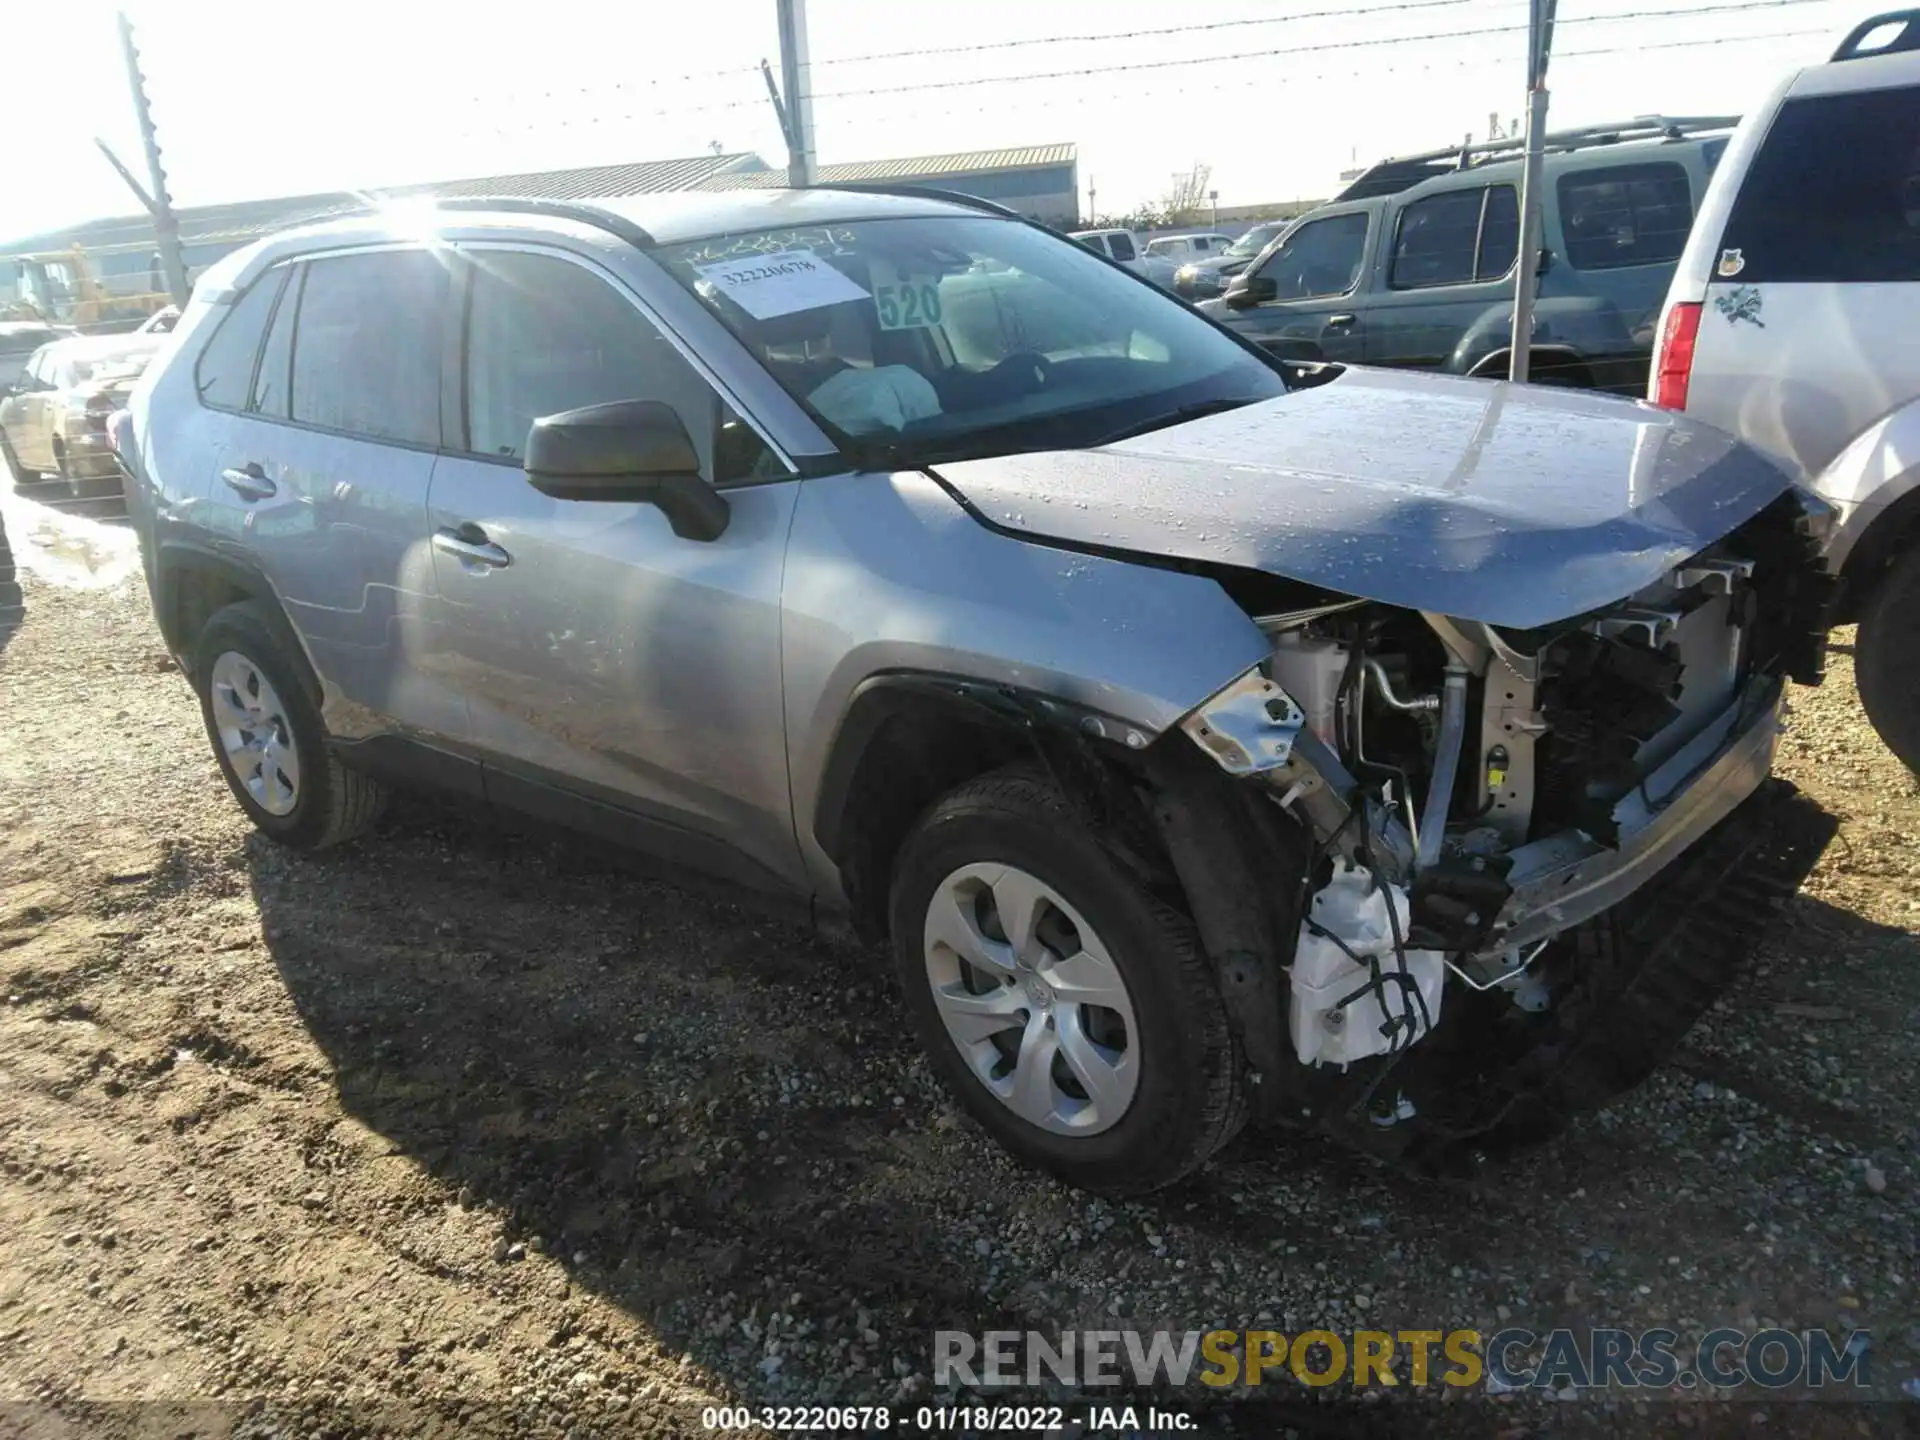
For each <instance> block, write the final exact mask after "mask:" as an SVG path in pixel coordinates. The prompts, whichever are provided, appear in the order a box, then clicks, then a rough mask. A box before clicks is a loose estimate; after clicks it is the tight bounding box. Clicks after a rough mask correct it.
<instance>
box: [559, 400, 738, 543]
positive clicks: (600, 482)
mask: <svg viewBox="0 0 1920 1440" xmlns="http://www.w3.org/2000/svg"><path fill="white" fill-rule="evenodd" d="M526 456H527V462H526V470H527V478H528V479H529V480H531V481H532V482H533V488H534V489H536V490H538V491H540V492H541V494H543V495H551V496H553V497H554V498H555V499H556V500H614V501H629V502H636V503H639V504H645V505H656V506H658V507H659V508H660V510H661V511H662V512H663V513H664V514H665V515H666V517H667V523H668V524H670V525H672V526H673V533H674V534H676V535H678V536H679V537H680V538H681V539H683V540H717V539H719V538H720V536H721V535H722V534H723V533H724V532H725V531H726V528H727V519H728V516H729V514H730V513H731V507H729V506H728V504H727V499H726V496H724V495H722V494H721V493H720V492H719V491H717V490H715V489H714V488H713V487H712V486H711V485H709V484H708V483H707V482H706V481H705V480H703V479H702V478H701V476H700V457H699V456H698V454H696V453H695V451H694V448H693V441H692V440H690V439H689V438H688V437H687V427H686V426H684V425H682V424H681V423H680V417H679V416H678V415H676V414H675V413H674V411H673V407H672V406H670V405H663V404H661V403H660V402H659V401H657V400H615V401H612V402H610V403H608V404H605V405H586V406H582V407H581V408H580V409H578V410H566V411H562V412H561V413H560V414H558V415H548V416H545V417H544V418H542V419H539V420H535V421H534V422H533V428H532V429H531V430H529V431H528V432H527V448H526Z"/></svg>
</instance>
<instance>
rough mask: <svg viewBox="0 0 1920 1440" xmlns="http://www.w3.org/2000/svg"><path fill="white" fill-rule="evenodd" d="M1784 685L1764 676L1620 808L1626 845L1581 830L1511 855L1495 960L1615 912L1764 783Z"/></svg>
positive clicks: (1777, 739)
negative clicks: (1596, 838)
mask: <svg viewBox="0 0 1920 1440" xmlns="http://www.w3.org/2000/svg"><path fill="white" fill-rule="evenodd" d="M1784 693H1785V685H1784V683H1783V682H1782V681H1781V680H1780V679H1778V678H1777V677H1774V676H1757V677H1755V678H1754V679H1753V680H1752V681H1750V682H1749V683H1748V685H1747V687H1746V689H1745V690H1744V691H1742V693H1741V694H1740V695H1739V696H1738V697H1736V699H1735V701H1734V703H1733V704H1732V705H1730V706H1729V707H1728V708H1727V709H1726V710H1724V711H1722V712H1721V713H1720V714H1719V715H1718V716H1716V717H1715V718H1714V719H1713V720H1712V721H1710V722H1709V723H1708V724H1707V725H1706V727H1705V728H1704V729H1702V730H1701V732H1700V734H1698V735H1696V736H1695V737H1694V738H1693V740H1691V741H1690V742H1689V743H1688V744H1687V745H1685V746H1684V747H1682V748H1681V749H1680V750H1679V751H1678V752H1676V753H1675V754H1674V755H1673V756H1672V758H1670V759H1669V760H1667V761H1666V762H1665V763H1664V764H1663V765H1661V766H1660V768H1659V769H1657V770H1655V771H1654V772H1653V774H1651V775H1649V776H1648V777H1647V780H1646V783H1645V784H1644V785H1643V786H1641V787H1640V789H1638V790H1636V791H1634V792H1633V793H1632V794H1631V795H1629V796H1627V797H1626V798H1625V799H1624V800H1622V801H1621V802H1620V803H1619V805H1617V806H1616V807H1615V809H1614V818H1615V820H1616V821H1617V822H1618V824H1619V831H1620V843H1619V846H1618V847H1617V848H1608V847H1607V846H1604V845H1601V844H1599V843H1598V842H1597V841H1594V840H1591V839H1589V838H1588V837H1587V836H1586V835H1584V834H1582V833H1580V832H1578V831H1570V832H1567V833H1565V834H1561V835H1552V836H1549V837H1547V838H1546V839H1544V840H1536V841H1533V842H1532V843H1530V844H1527V845H1523V846H1521V847H1520V848H1519V849H1518V850H1515V851H1514V852H1513V857H1512V858H1513V867H1512V869H1511V870H1510V871H1509V872H1508V875H1507V882H1508V884H1510V885H1511V886H1512V887H1513V893H1512V895H1511V896H1509V897H1508V900H1507V903H1506V904H1505V905H1504V906H1503V907H1502V909H1501V911H1500V915H1499V919H1498V920H1497V921H1496V924H1495V928H1496V931H1501V932H1502V933H1501V939H1500V943H1499V945H1498V946H1497V947H1494V948H1493V949H1491V950H1489V951H1488V952H1486V953H1485V954H1484V955H1483V956H1481V957H1479V958H1483V959H1486V960H1489V961H1493V960H1497V958H1498V956H1499V955H1500V954H1501V953H1502V952H1504V951H1505V950H1506V949H1508V948H1509V947H1512V946H1527V945H1533V944H1537V943H1538V942H1539V941H1542V940H1546V939H1549V938H1551V937H1552V936H1554V935H1557V934H1559V933H1560V932H1561V931H1563V930H1569V929H1572V928H1573V927H1574V926H1575V925H1578V924H1580V923H1581V922H1582V921H1585V920H1590V919H1592V918H1593V917H1594V916H1596V915H1598V914H1600V913H1601V912H1602V911H1605V910H1610V909H1612V908H1613V907H1614V906H1615V905H1618V904H1619V903H1620V902H1621V901H1622V900H1625V899H1626V898H1627V897H1628V896H1630V895H1632V894H1633V893H1634V892H1635V891H1636V890H1638V889H1639V888H1640V887H1641V886H1642V885H1645V884H1646V883H1647V882H1648V881H1650V880H1652V879H1653V878H1654V877H1655V876H1656V875H1658V874H1659V873H1660V872H1661V871H1662V870H1664V869H1665V868H1666V867H1667V866H1668V865H1670V864H1672V863H1673V862H1674V861H1675V860H1676V859H1678V858H1679V856H1680V855H1681V854H1683V853H1684V852H1685V851H1686V850H1687V849H1688V848H1689V847H1690V846H1692V845H1694V844H1695V843H1696V842H1697V841H1699V840H1700V838H1701V837H1702V836H1704V835H1705V834H1706V833H1707V832H1708V831H1710V830H1712V829H1713V827H1714V826H1715V825H1717V824H1719V823H1720V822H1721V821H1722V820H1724V819H1725V818H1726V817H1727V816H1728V815H1730V814H1732V813H1733V812H1734V811H1735V810H1736V809H1738V808H1739V806H1740V804H1741V803H1742V802H1743V801H1744V800H1746V799H1747V797H1748V796H1750V795H1752V794H1753V793H1754V792H1755V791H1757V790H1759V789H1760V787H1761V786H1762V785H1764V784H1765V783H1766V780H1767V776H1768V774H1769V773H1770V772H1771V771H1772V769H1773V756H1774V752H1775V750H1776V749H1778V748H1779V743H1780V728H1781V725H1780V716H1781V709H1782V704H1783V700H1784Z"/></svg>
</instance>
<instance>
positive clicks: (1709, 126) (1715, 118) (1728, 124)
mask: <svg viewBox="0 0 1920 1440" xmlns="http://www.w3.org/2000/svg"><path fill="white" fill-rule="evenodd" d="M1739 123H1740V117H1739V116H1738V115H1637V116H1635V117H1634V118H1633V119H1631V120H1623V121H1620V122H1617V123H1615V124H1609V125H1582V126H1580V127H1578V128H1577V129H1572V130H1555V131H1551V132H1549V133H1548V134H1547V136H1546V137H1545V139H1544V140H1543V141H1542V142H1541V144H1542V147H1543V148H1544V149H1547V150H1559V151H1568V150H1582V149H1585V148H1587V147H1589V146H1594V145H1617V144H1620V143H1622V142H1624V141H1631V140H1682V139H1685V138H1686V137H1688V136H1690V135H1697V134H1701V133H1704V132H1708V131H1716V130H1731V129H1732V128H1733V127H1734V126H1735V125H1737V124H1739ZM1526 145H1527V142H1526V138H1525V137H1524V136H1520V135H1509V136H1507V137H1505V138H1504V139H1500V140H1479V141H1468V142H1465V143H1463V144H1459V145H1449V146H1447V147H1445V148H1444V149H1440V150H1426V151H1422V152H1421V153H1419V154H1417V155H1396V156H1393V157H1392V158H1390V159H1386V160H1382V161H1381V162H1380V163H1379V164H1377V165H1372V166H1369V167H1368V168H1367V169H1366V170H1365V171H1363V172H1362V173H1361V174H1360V175H1359V176H1358V177H1357V178H1355V179H1354V180H1353V181H1352V182H1351V183H1350V184H1349V185H1348V186H1347V188H1346V189H1345V190H1342V191H1341V192H1340V193H1339V194H1338V195H1336V196H1335V197H1334V199H1335V200H1364V199H1366V198H1368V197H1369V196H1374V195H1392V194H1396V193H1397V192H1399V191H1401V190H1405V189H1408V188H1410V187H1412V186H1414V185H1418V184H1419V183H1420V182H1421V181H1422V180H1431V179H1432V178H1434V177H1435V176H1436V175H1445V174H1449V173H1451V172H1452V171H1455V170H1469V169H1472V168H1473V167H1474V166H1475V165H1485V164H1491V163H1495V162H1497V161H1500V160H1512V159H1517V158H1519V156H1520V155H1521V154H1522V153H1523V152H1524V151H1525V150H1526Z"/></svg>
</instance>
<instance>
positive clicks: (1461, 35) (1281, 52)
mask: <svg viewBox="0 0 1920 1440" xmlns="http://www.w3.org/2000/svg"><path fill="white" fill-rule="evenodd" d="M1825 3H1827V0H1735V3H1729V4H1720V5H1701V6H1696V7H1694V8H1692V9H1688V10H1624V11H1619V12H1617V13H1615V14H1612V15H1588V16H1576V17H1575V18H1573V19H1571V20H1562V21H1560V22H1558V24H1559V25H1578V24H1582V23H1586V24H1592V23H1596V22H1600V21H1608V22H1614V21H1621V20H1678V19H1687V18H1690V17H1692V16H1695V15H1715V14H1726V13H1733V12H1745V11H1753V10H1783V9H1786V8H1788V7H1790V6H1797V5H1816V4H1825ZM1527 28H1528V27H1527V26H1525V25H1490V26H1483V27H1481V28H1479V29H1475V30H1455V31H1451V32H1440V33H1434V34H1427V35H1383V36H1375V37H1372V38H1370V39H1365V40H1333V41H1328V42H1326V43H1324V44H1319V45H1295V46H1288V47H1286V48H1284V49H1275V50H1254V51H1249V52H1246V53H1244V54H1239V55H1196V56H1191V57H1188V58H1185V59H1178V60H1137V61H1131V62H1127V63H1124V64H1118V65H1087V66H1082V67H1079V68H1077V69H1073V70H1045V71H1030V72H1028V73H1026V74H1023V75H994V76H975V77H971V78H968V79H965V80H926V81H919V82H916V83H914V84H910V85H884V86H879V87H876V88H870V89H866V90H824V91H816V92H815V93H814V95H813V98H814V99H815V100H816V101H819V100H847V99H854V98H859V99H866V98H869V97H872V96H876V95H903V94H907V93H908V92H911V91H918V90H963V89H972V88H976V87H978V86H982V85H1011V84H1015V83H1017V82H1020V81H1025V80H1068V79H1077V78H1078V77H1080V76H1082V75H1117V74H1121V73H1123V72H1137V71H1141V70H1172V69H1176V68H1179V67H1182V66H1192V65H1220V64H1228V63H1232V62H1237V61H1244V60H1267V59H1273V58H1275V57H1278V56H1291V55H1311V54H1316V53H1319V52H1324V51H1328V50H1364V49H1369V48H1375V47H1380V46H1387V45H1407V44H1414V43H1418V42H1426V41H1434V40H1471V39H1477V38H1480V37H1482V36H1487V35H1519V34H1524V33H1526V31H1527ZM1632 48H1634V49H1651V48H1652V47H1651V46H1635V47H1632Z"/></svg>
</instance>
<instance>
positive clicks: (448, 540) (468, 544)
mask: <svg viewBox="0 0 1920 1440" xmlns="http://www.w3.org/2000/svg"><path fill="white" fill-rule="evenodd" d="M433 548H434V549H436V550H438V551H439V552H440V553H441V554H442V555H451V556H453V557H454V558H455V559H456V560H461V561H465V562H466V563H467V564H470V565H485V566H487V567H488V568H489V569H493V570H498V569H500V568H502V567H503V566H507V565H511V564H512V563H513V556H511V555H509V554H508V553H507V552H506V551H504V550H502V549H501V548H500V547H499V546H498V545H496V544H494V543H493V542H492V541H491V540H489V539H487V532H486V531H484V530H482V529H481V528H480V527H479V526H478V525H475V524H473V523H472V522H471V521H469V522H467V523H466V524H464V525H459V526H455V527H454V528H452V529H440V530H436V531H434V532H433Z"/></svg>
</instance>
